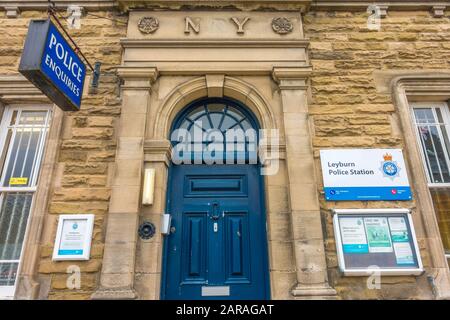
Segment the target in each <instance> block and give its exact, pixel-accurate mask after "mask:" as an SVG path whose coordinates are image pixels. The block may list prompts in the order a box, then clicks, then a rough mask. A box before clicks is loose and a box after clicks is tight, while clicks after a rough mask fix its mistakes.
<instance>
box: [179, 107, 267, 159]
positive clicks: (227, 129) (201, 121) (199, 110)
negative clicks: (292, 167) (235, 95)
mask: <svg viewBox="0 0 450 320" xmlns="http://www.w3.org/2000/svg"><path fill="white" fill-rule="evenodd" d="M170 139H171V142H172V145H173V147H174V152H173V153H172V160H173V161H174V162H175V163H185V164H186V163H189V164H190V163H216V164H222V163H256V162H257V144H258V124H257V122H256V120H255V119H254V117H253V115H252V114H251V113H250V112H249V111H248V110H246V108H244V107H243V106H241V105H240V104H239V103H237V102H235V101H233V100H230V99H222V98H221V99H219V98H209V99H202V100H199V101H196V102H194V103H192V104H191V105H189V106H188V107H186V108H185V109H184V111H183V112H181V114H180V116H178V118H177V119H176V120H175V122H174V126H173V127H172V134H171V137H170Z"/></svg>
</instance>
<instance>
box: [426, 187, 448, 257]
mask: <svg viewBox="0 0 450 320" xmlns="http://www.w3.org/2000/svg"><path fill="white" fill-rule="evenodd" d="M430 192H431V196H432V198H433V204H434V209H435V211H436V218H437V220H438V224H439V231H440V233H441V238H442V242H443V244H444V249H445V251H446V253H447V254H450V188H431V189H430Z"/></svg>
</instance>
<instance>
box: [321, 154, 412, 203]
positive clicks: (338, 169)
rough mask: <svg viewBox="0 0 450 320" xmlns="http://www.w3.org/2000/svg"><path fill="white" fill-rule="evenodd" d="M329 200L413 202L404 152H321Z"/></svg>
mask: <svg viewBox="0 0 450 320" xmlns="http://www.w3.org/2000/svg"><path fill="white" fill-rule="evenodd" d="M320 161H321V166H322V174H323V183H324V191H325V199H326V200H328V201H339V200H411V199H412V196H411V189H410V187H409V181H408V176H407V174H406V168H405V162H404V159H403V153H402V150H400V149H327V150H320Z"/></svg>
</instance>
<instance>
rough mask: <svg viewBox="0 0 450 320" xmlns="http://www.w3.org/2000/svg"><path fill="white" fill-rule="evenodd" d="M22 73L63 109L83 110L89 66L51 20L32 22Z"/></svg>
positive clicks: (26, 42) (23, 54) (22, 60)
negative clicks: (83, 97) (85, 82)
mask: <svg viewBox="0 0 450 320" xmlns="http://www.w3.org/2000/svg"><path fill="white" fill-rule="evenodd" d="M19 72H20V73H22V74H23V75H24V76H25V77H26V78H27V79H28V80H30V81H31V82H32V83H33V84H34V85H35V86H36V87H37V88H38V89H40V90H41V91H42V93H44V94H45V95H46V96H47V97H49V99H50V100H51V101H53V102H54V103H55V104H56V105H58V106H59V107H60V108H61V109H63V110H65V111H77V110H79V109H80V106H81V97H82V95H83V86H84V80H85V77H86V65H85V64H84V63H83V61H82V60H81V59H80V57H79V56H78V54H77V53H76V52H75V50H74V49H72V47H71V46H70V45H69V43H68V42H67V41H66V39H65V38H64V36H63V35H62V34H61V33H60V32H59V30H58V29H57V28H56V26H55V25H54V24H53V23H52V21H51V20H50V19H47V20H32V21H31V22H30V26H29V28H28V34H27V38H26V40H25V47H24V49H23V53H22V57H21V60H20V65H19Z"/></svg>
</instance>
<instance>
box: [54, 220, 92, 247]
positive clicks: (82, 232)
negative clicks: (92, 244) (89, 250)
mask: <svg viewBox="0 0 450 320" xmlns="http://www.w3.org/2000/svg"><path fill="white" fill-rule="evenodd" d="M86 224H87V221H86V220H75V219H71V220H68V219H67V220H64V222H63V227H62V233H61V242H60V245H59V250H58V254H59V255H73V254H78V255H82V254H83V249H84V240H85V237H86Z"/></svg>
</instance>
